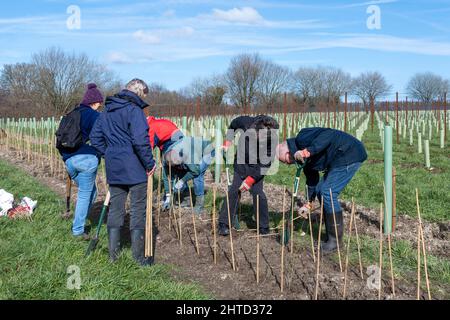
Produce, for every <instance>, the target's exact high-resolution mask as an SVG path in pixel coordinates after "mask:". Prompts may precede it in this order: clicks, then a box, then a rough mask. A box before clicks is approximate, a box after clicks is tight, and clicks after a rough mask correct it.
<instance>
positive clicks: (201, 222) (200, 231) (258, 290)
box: [0, 151, 450, 299]
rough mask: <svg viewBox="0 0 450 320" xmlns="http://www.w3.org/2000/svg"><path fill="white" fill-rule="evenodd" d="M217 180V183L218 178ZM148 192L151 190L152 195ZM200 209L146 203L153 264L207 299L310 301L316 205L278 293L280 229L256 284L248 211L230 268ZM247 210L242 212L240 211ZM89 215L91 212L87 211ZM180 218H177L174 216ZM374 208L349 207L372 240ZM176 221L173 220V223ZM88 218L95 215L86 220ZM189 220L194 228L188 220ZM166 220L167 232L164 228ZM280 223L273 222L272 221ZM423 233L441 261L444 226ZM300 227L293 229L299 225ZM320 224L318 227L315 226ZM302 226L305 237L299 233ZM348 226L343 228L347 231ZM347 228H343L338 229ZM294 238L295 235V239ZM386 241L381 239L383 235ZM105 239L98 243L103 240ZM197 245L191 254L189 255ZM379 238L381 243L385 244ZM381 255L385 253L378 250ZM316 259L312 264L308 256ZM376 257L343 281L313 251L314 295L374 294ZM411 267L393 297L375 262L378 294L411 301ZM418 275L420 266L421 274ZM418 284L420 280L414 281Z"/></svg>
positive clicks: (403, 232)
mask: <svg viewBox="0 0 450 320" xmlns="http://www.w3.org/2000/svg"><path fill="white" fill-rule="evenodd" d="M0 158H2V159H5V160H7V161H8V162H10V163H11V164H13V165H16V166H18V167H20V168H22V169H24V170H25V171H27V172H29V174H30V175H33V176H35V177H36V178H38V179H39V180H40V181H42V182H43V183H45V184H46V185H48V186H49V187H51V188H52V189H53V190H55V191H56V192H57V193H59V194H61V195H64V194H65V181H64V180H63V179H61V178H62V177H63V175H62V174H61V175H60V176H61V178H59V179H58V178H53V177H51V176H50V174H49V171H50V168H49V166H48V165H45V166H44V168H42V166H41V165H39V164H36V163H34V164H33V163H31V164H30V163H28V162H27V160H26V159H24V157H22V158H20V157H18V156H17V154H16V153H15V152H13V151H9V152H4V151H0ZM222 181H225V180H224V179H223V180H222ZM211 182H212V177H211V176H208V177H207V181H206V184H207V186H208V189H209V192H211V188H212V183H211ZM97 184H98V186H99V194H100V197H99V199H100V200H102V199H103V198H104V190H105V187H104V186H105V183H104V181H103V179H102V177H101V175H99V177H98V180H97ZM225 187H226V186H225V184H221V185H218V186H217V196H218V200H217V208H216V209H217V210H216V212H217V213H216V217H217V216H218V211H219V209H220V204H221V201H220V200H221V199H222V200H223V198H224V196H225ZM265 191H266V194H267V196H268V199H269V211H270V214H271V215H272V216H273V217H276V219H275V220H277V221H280V220H281V217H282V211H283V187H281V186H275V185H270V184H266V186H265ZM156 194H157V193H156V192H154V195H155V197H156ZM75 198H76V188H74V189H73V190H72V199H74V200H75ZM287 199H288V200H287V201H286V202H287V205H286V207H285V213H286V216H288V214H289V210H290V206H289V202H290V200H289V199H290V198H289V195H287ZM242 203H243V206H246V207H247V209H249V208H250V207H251V206H252V200H251V197H250V196H249V194H248V193H247V194H244V195H243V196H242ZM342 207H343V209H344V217H345V226H346V228H348V226H349V219H350V210H351V204H350V203H345V202H342ZM100 208H101V202H99V204H98V205H96V206H95V208H94V211H99V210H100ZM207 211H208V213H207V214H204V215H202V217H200V218H198V217H196V218H195V220H193V214H192V210H191V209H190V208H187V209H180V208H179V207H178V206H175V207H174V208H173V210H172V211H171V212H170V213H169V212H160V211H159V210H158V202H157V201H156V199H155V201H154V216H155V220H156V223H155V224H157V225H159V227H158V239H157V245H156V262H157V263H166V264H170V265H173V266H174V267H175V268H174V270H173V276H174V277H175V278H176V279H177V280H179V281H181V282H195V283H197V284H200V285H201V286H202V287H203V288H204V289H205V291H207V292H210V293H211V295H212V296H213V297H216V298H219V299H314V297H315V290H316V271H317V257H316V256H317V240H318V239H317V238H318V231H317V230H318V225H319V211H318V210H316V211H315V212H313V214H312V216H311V220H312V225H313V226H314V227H313V229H314V230H315V231H314V232H313V234H314V244H315V246H314V250H315V255H316V256H314V255H313V253H312V247H311V242H310V234H309V232H308V231H309V221H308V220H303V219H297V221H296V222H295V226H296V227H295V228H296V230H299V231H298V232H296V233H295V239H296V240H295V241H294V245H293V251H292V252H291V251H290V244H289V245H288V246H286V247H285V248H284V252H283V256H284V270H283V271H284V272H283V273H284V284H283V292H281V282H282V281H281V278H282V276H281V271H282V270H281V267H282V264H281V260H282V259H281V256H282V246H281V245H280V238H279V234H280V231H281V230H280V228H275V229H272V230H271V232H270V235H269V236H264V237H260V251H259V283H257V281H256V278H257V276H256V274H257V271H256V270H257V251H256V248H257V239H256V237H255V235H256V231H255V230H254V229H252V228H254V227H255V225H256V224H255V223H254V221H252V219H253V218H251V217H249V216H248V215H247V216H246V217H245V219H243V220H245V221H242V222H241V227H242V229H241V230H239V231H237V230H233V233H232V236H233V239H232V240H233V248H234V262H235V269H236V270H233V256H232V254H231V245H230V237H222V236H219V235H216V239H217V245H216V263H214V248H215V246H214V238H215V237H214V232H213V228H212V219H211V216H210V215H209V213H210V212H211V211H212V210H211V208H210V207H208V208H207ZM246 211H248V210H246ZM91 214H92V216H94V217H95V216H97V215H98V212H94V213H91ZM180 215H181V220H180ZM378 215H379V213H378V212H377V211H376V210H371V209H367V208H364V207H361V206H356V214H355V222H356V225H357V229H358V232H359V235H360V236H362V235H363V236H369V237H371V238H373V239H374V240H377V239H378V238H379V218H378ZM175 219H176V220H175ZM93 221H94V222H95V218H94V219H93ZM180 221H181V230H182V233H181V235H182V236H181V240H180V238H179V236H178V234H179V222H180ZM194 221H195V229H194V224H193V222H194ZM169 224H170V229H169ZM279 226H281V223H280V224H279ZM423 227H424V238H425V243H426V248H427V253H431V254H433V255H435V256H439V257H443V258H448V257H449V249H450V223H440V224H438V223H428V222H423ZM300 229H301V230H300ZM323 229H324V226H322V230H323ZM302 230H304V231H305V232H306V234H304V235H301V232H302ZM347 230H348V229H347ZM346 232H347V231H346ZM299 239H301V240H299ZM400 239H401V240H406V241H409V242H410V243H411V244H412V246H413V247H416V242H417V219H413V218H412V217H409V216H408V215H406V214H402V215H398V216H397V222H396V231H395V234H394V235H393V240H400ZM384 240H386V238H385V239H384ZM103 241H105V240H103ZM197 243H198V252H197ZM386 244H387V243H386V242H385V245H386ZM340 249H341V259H342V266H343V268H344V269H345V253H346V244H344V246H343V247H342V248H340ZM352 250H356V245H355V239H354V231H353V238H352ZM385 254H387V250H385ZM314 260H316V262H315V261H314ZM377 261H378V259H376V261H373V263H370V264H368V263H364V265H363V270H362V271H363V272H362V273H363V274H362V276H363V279H362V277H361V272H360V267H359V264H358V263H354V261H353V262H352V263H349V265H348V272H347V279H346V281H345V276H344V275H345V272H341V270H340V266H339V259H338V255H337V254H331V255H321V259H320V273H319V276H318V280H319V281H318V283H319V285H318V289H317V292H318V299H342V297H343V290H344V282H345V283H346V298H347V299H378V289H377V288H375V289H374V288H373V286H370V285H368V284H370V283H373V281H374V279H375V277H374V274H373V273H370V272H368V267H369V265H377ZM416 272H417V270H415V269H413V270H411V271H410V272H409V274H402V275H400V277H398V276H397V275H396V281H395V293H396V295H395V297H394V296H393V295H392V290H391V276H390V272H389V265H384V266H383V276H382V292H381V298H382V299H415V298H416V290H417V288H416V286H417V282H416V281H417V276H416ZM422 273H423V271H422ZM422 281H423V283H424V280H422ZM431 287H432V294H433V298H435V299H442V298H448V292H450V288H448V286H446V285H441V284H438V283H431ZM421 297H422V299H424V298H425V297H426V290H423V291H422V295H421Z"/></svg>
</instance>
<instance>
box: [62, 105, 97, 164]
mask: <svg viewBox="0 0 450 320" xmlns="http://www.w3.org/2000/svg"><path fill="white" fill-rule="evenodd" d="M77 109H78V110H79V111H80V113H81V121H80V129H81V136H82V138H83V144H82V145H81V146H80V147H79V148H78V149H77V151H75V152H70V151H66V150H64V149H61V150H60V151H59V153H60V154H61V156H62V158H63V161H64V162H66V161H67V160H68V159H70V158H71V157H73V156H76V155H79V154H92V155H96V154H97V152H96V151H95V149H94V148H93V147H91V146H90V145H88V144H87V142H88V141H89V134H90V133H91V130H92V128H93V126H94V124H95V122H96V121H97V118H98V117H99V116H100V113H99V112H97V111H95V110H94V109H92V108H91V107H90V106H86V105H84V104H80V105H79V106H78V107H77Z"/></svg>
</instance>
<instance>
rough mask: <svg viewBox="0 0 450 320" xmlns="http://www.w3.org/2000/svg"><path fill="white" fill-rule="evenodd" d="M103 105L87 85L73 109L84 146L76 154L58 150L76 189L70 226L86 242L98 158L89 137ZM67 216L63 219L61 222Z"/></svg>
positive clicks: (67, 150) (100, 94) (94, 196)
mask: <svg viewBox="0 0 450 320" xmlns="http://www.w3.org/2000/svg"><path fill="white" fill-rule="evenodd" d="M102 104H103V95H102V93H101V92H100V91H99V90H98V89H97V85H96V84H95V83H90V84H88V87H87V90H86V93H85V94H84V97H83V101H81V103H80V105H79V106H78V107H77V108H76V109H77V110H79V111H80V118H81V119H80V129H81V136H82V138H83V143H82V144H81V146H80V147H79V148H77V149H76V150H72V149H64V148H61V149H59V152H60V154H61V156H62V158H63V161H64V163H65V164H66V169H67V173H68V174H69V176H70V178H71V179H72V180H73V181H75V182H76V184H77V186H78V195H77V204H76V207H75V216H74V220H73V225H72V233H73V235H74V237H76V238H78V239H83V240H89V239H90V237H89V235H88V234H87V233H86V232H85V222H86V218H87V216H88V213H89V210H90V208H91V207H92V205H93V203H94V201H95V199H96V197H97V189H96V187H95V177H96V176H97V168H98V165H99V162H100V161H99V158H98V157H97V152H96V151H95V149H94V148H93V147H92V146H90V145H89V144H88V142H89V134H90V133H91V130H92V128H93V126H94V124H95V122H96V121H97V119H98V117H99V115H100V113H99V112H98V111H97V109H98V108H100V107H101V106H102ZM69 217H70V216H68V215H65V216H64V218H69Z"/></svg>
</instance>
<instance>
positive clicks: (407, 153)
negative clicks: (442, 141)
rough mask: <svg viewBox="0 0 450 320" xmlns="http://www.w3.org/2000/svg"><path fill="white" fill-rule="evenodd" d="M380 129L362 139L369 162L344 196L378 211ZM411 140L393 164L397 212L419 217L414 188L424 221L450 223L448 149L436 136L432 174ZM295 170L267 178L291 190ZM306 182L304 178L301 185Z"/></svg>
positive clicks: (403, 144) (397, 148) (398, 148)
mask: <svg viewBox="0 0 450 320" xmlns="http://www.w3.org/2000/svg"><path fill="white" fill-rule="evenodd" d="M378 132H379V131H378V129H374V131H373V132H371V130H370V128H369V129H368V130H367V131H366V133H365V134H364V136H363V142H364V145H365V146H366V149H367V153H368V160H367V161H366V162H365V163H364V164H363V166H362V167H361V169H360V170H359V171H358V173H357V174H356V175H355V177H354V178H353V180H352V181H351V182H350V183H349V184H348V185H347V187H346V188H345V189H344V191H343V192H342V194H341V199H342V200H347V201H350V200H351V198H352V197H354V198H355V201H356V203H357V204H360V205H364V206H366V207H369V208H379V205H380V203H382V202H384V196H383V181H384V164H383V151H382V149H381V142H380V141H381V140H380V137H379V134H378ZM408 141H409V138H408V137H407V138H406V139H401V143H400V144H399V145H397V144H396V143H395V131H394V145H393V151H394V158H393V164H394V166H395V167H396V170H397V188H396V190H397V212H398V213H399V214H403V213H406V214H408V215H410V216H413V217H414V216H417V209H416V196H415V188H418V189H419V198H420V206H421V214H422V217H423V218H424V219H426V220H428V221H433V222H445V221H448V220H450V211H449V210H448V208H450V196H449V190H450V157H449V154H450V153H449V148H448V146H446V147H445V148H444V149H440V148H439V136H437V135H436V134H434V136H433V139H432V140H431V141H430V155H431V166H432V167H434V168H435V171H434V172H430V171H428V170H427V169H426V168H425V161H424V155H423V154H419V153H418V152H417V137H414V145H413V146H409V142H408ZM295 172H296V169H295V167H294V166H285V165H280V167H279V171H278V172H277V174H276V175H272V176H268V177H267V178H266V181H267V182H269V183H274V184H280V185H286V186H287V187H288V188H292V187H291V186H292V184H293V180H294V176H295ZM304 183H305V178H304V176H302V180H301V185H302V184H303V185H304Z"/></svg>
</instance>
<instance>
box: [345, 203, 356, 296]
mask: <svg viewBox="0 0 450 320" xmlns="http://www.w3.org/2000/svg"><path fill="white" fill-rule="evenodd" d="M354 215H355V207H354V206H353V205H352V212H351V214H350V226H349V228H348V240H347V254H346V256H345V274H344V293H343V298H344V299H345V298H346V296H347V272H348V259H349V255H350V241H351V238H352V225H353V217H354Z"/></svg>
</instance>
